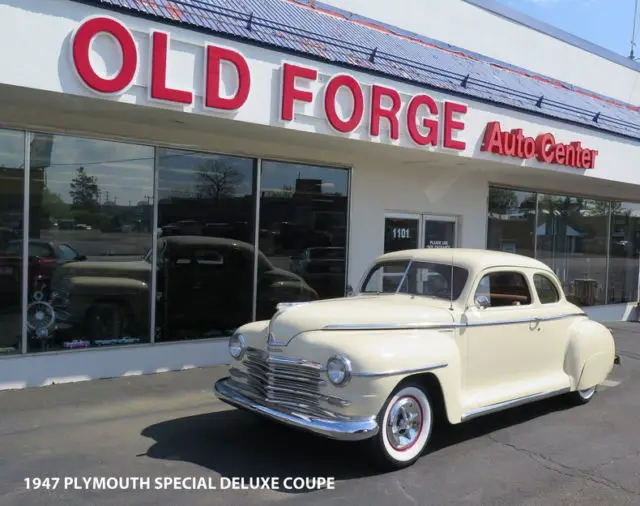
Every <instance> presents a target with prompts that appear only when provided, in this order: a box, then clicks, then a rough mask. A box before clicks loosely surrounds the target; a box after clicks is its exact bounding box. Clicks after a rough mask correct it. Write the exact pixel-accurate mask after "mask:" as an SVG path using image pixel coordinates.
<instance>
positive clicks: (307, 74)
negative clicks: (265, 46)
mask: <svg viewBox="0 0 640 506" xmlns="http://www.w3.org/2000/svg"><path fill="white" fill-rule="evenodd" d="M296 77H302V78H304V79H309V80H311V81H315V80H316V79H317V78H318V71H317V70H315V69H312V68H309V67H301V66H299V65H293V64H291V63H285V64H284V65H282V107H281V109H280V117H281V118H282V119H283V120H285V121H292V120H293V103H294V102H295V101H296V100H298V101H300V102H309V103H310V102H311V101H313V93H312V92H310V91H303V90H299V89H297V88H296Z"/></svg>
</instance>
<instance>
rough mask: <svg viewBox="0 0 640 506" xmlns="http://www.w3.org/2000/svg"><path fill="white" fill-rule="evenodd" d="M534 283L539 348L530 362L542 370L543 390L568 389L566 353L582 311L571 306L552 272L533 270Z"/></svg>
mask: <svg viewBox="0 0 640 506" xmlns="http://www.w3.org/2000/svg"><path fill="white" fill-rule="evenodd" d="M529 279H530V283H531V285H532V286H533V288H534V296H535V297H536V299H537V304H538V307H537V308H536V314H535V316H536V317H538V318H539V319H540V320H539V324H538V337H537V346H536V347H535V348H534V349H532V350H531V354H530V355H529V359H528V360H529V362H530V365H531V367H533V368H534V369H535V370H537V371H539V374H540V389H541V390H542V389H545V390H552V389H554V388H562V387H565V386H567V384H568V382H569V378H568V376H567V375H566V373H565V372H564V362H565V354H566V350H567V346H568V342H569V326H570V325H571V324H572V323H573V322H575V320H576V319H577V318H582V316H580V315H581V314H582V311H579V310H577V309H576V308H575V306H573V305H572V304H569V303H568V302H567V301H566V299H565V298H564V294H563V292H562V289H561V288H560V285H559V283H558V282H557V279H556V278H555V276H553V275H552V274H551V273H549V272H544V271H539V270H533V271H531V272H530V273H529Z"/></svg>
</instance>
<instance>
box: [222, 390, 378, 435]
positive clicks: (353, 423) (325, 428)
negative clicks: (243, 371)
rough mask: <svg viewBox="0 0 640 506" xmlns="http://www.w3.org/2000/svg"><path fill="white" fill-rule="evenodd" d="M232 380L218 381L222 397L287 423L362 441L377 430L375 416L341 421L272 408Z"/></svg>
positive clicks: (344, 418) (310, 430) (231, 403)
mask: <svg viewBox="0 0 640 506" xmlns="http://www.w3.org/2000/svg"><path fill="white" fill-rule="evenodd" d="M229 379H230V378H223V379H221V380H218V381H217V382H216V384H215V386H214V392H215V394H216V396H217V397H218V398H219V399H220V400H222V401H224V402H226V403H227V404H230V405H232V406H235V407H237V408H241V409H246V410H249V411H253V412H254V413H258V414H260V415H263V416H266V417H267V418H271V419H273V420H276V421H278V422H281V423H284V424H286V425H291V426H293V427H297V428H300V429H304V430H307V431H309V432H314V433H316V434H319V435H321V436H325V437H328V438H331V439H338V440H341V441H361V440H363V439H368V438H370V437H372V436H375V435H376V434H377V433H378V422H377V421H376V417H374V416H373V417H368V418H347V417H343V418H341V419H339V420H331V419H328V418H318V417H315V416H308V415H302V414H297V413H295V412H293V411H288V410H287V411H285V410H283V409H282V408H281V407H279V406H278V407H269V406H266V405H264V404H259V403H257V402H255V401H253V400H251V399H249V398H248V397H246V396H245V395H243V394H242V393H241V392H239V391H238V390H237V389H235V388H233V386H231V385H230V384H229Z"/></svg>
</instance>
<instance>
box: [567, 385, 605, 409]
mask: <svg viewBox="0 0 640 506" xmlns="http://www.w3.org/2000/svg"><path fill="white" fill-rule="evenodd" d="M597 391H598V387H597V386H593V387H590V388H585V389H584V390H576V391H575V392H571V393H570V394H569V395H570V396H571V401H572V403H573V404H576V405H582V404H587V403H588V402H589V401H590V400H591V399H593V397H594V396H595V395H596V392H597Z"/></svg>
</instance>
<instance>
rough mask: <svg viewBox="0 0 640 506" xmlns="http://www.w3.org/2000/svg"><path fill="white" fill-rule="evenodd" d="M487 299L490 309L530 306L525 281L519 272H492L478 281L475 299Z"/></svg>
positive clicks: (529, 293)
mask: <svg viewBox="0 0 640 506" xmlns="http://www.w3.org/2000/svg"><path fill="white" fill-rule="evenodd" d="M479 295H484V296H486V297H488V298H489V302H490V307H501V306H526V305H529V304H531V292H530V291H529V285H528V284H527V280H526V278H525V277H524V275H522V274H521V273H519V272H492V273H490V274H487V275H486V276H484V277H483V278H482V279H481V280H480V284H479V285H478V290H477V291H476V295H475V296H476V297H478V296H479Z"/></svg>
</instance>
